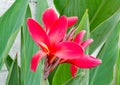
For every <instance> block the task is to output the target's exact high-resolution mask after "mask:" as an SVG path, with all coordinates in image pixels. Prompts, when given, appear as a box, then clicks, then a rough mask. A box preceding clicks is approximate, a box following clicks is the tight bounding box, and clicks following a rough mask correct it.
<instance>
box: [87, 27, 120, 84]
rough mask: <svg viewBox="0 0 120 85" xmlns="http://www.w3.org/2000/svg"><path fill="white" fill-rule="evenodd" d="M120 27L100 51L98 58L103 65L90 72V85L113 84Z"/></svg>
mask: <svg viewBox="0 0 120 85" xmlns="http://www.w3.org/2000/svg"><path fill="white" fill-rule="evenodd" d="M119 26H120V25H117V26H116V29H114V30H113V32H112V33H111V35H110V36H109V38H108V39H107V41H106V42H105V44H104V45H103V47H102V49H101V50H100V52H99V54H98V58H100V59H101V60H102V64H101V65H100V66H98V67H96V68H93V69H91V70H90V84H89V85H110V83H111V82H112V80H113V69H114V65H115V62H116V58H117V57H118V39H119Z"/></svg>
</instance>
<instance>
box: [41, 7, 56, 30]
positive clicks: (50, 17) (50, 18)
mask: <svg viewBox="0 0 120 85" xmlns="http://www.w3.org/2000/svg"><path fill="white" fill-rule="evenodd" d="M42 20H43V22H44V25H45V27H46V31H47V32H49V30H50V29H51V27H52V26H53V25H54V24H55V22H56V21H57V20H58V15H57V13H56V12H55V11H54V10H53V9H52V8H48V9H46V10H45V12H44V13H43V16H42Z"/></svg>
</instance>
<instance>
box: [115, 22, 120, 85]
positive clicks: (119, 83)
mask: <svg viewBox="0 0 120 85" xmlns="http://www.w3.org/2000/svg"><path fill="white" fill-rule="evenodd" d="M118 44H119V45H120V22H119V43H118ZM115 79H116V80H115V81H116V85H120V47H119V56H118V57H117V61H116V78H115Z"/></svg>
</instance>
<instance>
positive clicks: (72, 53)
mask: <svg viewBox="0 0 120 85" xmlns="http://www.w3.org/2000/svg"><path fill="white" fill-rule="evenodd" d="M55 55H56V56H57V57H59V58H63V59H76V58H79V57H80V56H82V55H83V49H82V48H81V47H80V46H79V45H78V44H77V43H75V42H61V43H60V44H59V49H58V50H57V51H56V53H55Z"/></svg>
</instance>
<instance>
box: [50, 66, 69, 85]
mask: <svg viewBox="0 0 120 85" xmlns="http://www.w3.org/2000/svg"><path fill="white" fill-rule="evenodd" d="M70 78H71V72H70V65H69V64H61V65H59V66H58V68H57V70H56V73H55V75H54V77H53V81H52V85H63V84H64V82H66V81H67V80H69V79H70Z"/></svg>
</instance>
